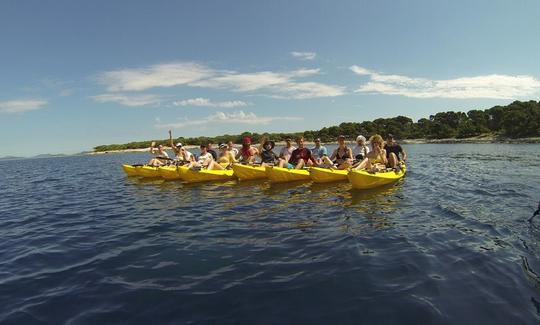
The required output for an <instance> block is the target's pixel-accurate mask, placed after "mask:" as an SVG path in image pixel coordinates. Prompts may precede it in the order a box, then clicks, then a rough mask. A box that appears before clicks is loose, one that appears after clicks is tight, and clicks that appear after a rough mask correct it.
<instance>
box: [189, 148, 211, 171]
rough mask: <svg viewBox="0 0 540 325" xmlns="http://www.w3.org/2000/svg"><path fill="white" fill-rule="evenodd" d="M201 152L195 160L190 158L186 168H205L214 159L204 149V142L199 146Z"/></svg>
mask: <svg viewBox="0 0 540 325" xmlns="http://www.w3.org/2000/svg"><path fill="white" fill-rule="evenodd" d="M200 149H201V154H200V155H199V158H198V159H197V160H195V159H192V161H191V163H189V165H188V168H197V167H198V168H206V167H208V165H210V163H211V162H212V161H213V160H214V158H212V154H210V153H209V152H208V151H207V149H206V144H201V146H200Z"/></svg>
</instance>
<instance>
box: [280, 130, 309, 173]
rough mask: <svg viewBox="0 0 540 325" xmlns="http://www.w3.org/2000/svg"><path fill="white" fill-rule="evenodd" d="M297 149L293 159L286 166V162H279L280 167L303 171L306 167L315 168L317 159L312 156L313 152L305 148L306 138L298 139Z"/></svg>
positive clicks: (292, 156)
mask: <svg viewBox="0 0 540 325" xmlns="http://www.w3.org/2000/svg"><path fill="white" fill-rule="evenodd" d="M296 144H297V145H298V148H296V149H295V150H294V151H293V152H292V154H291V158H289V161H288V162H287V165H286V166H285V161H284V160H280V161H279V167H282V168H283V167H287V168H288V169H302V168H304V167H306V166H313V165H315V164H316V161H315V158H314V157H313V156H312V155H311V151H309V149H308V148H304V137H298V138H297V139H296Z"/></svg>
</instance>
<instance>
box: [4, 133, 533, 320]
mask: <svg viewBox="0 0 540 325" xmlns="http://www.w3.org/2000/svg"><path fill="white" fill-rule="evenodd" d="M330 149H332V148H330ZM404 149H405V150H406V151H407V153H408V155H409V159H408V161H407V164H408V170H407V175H406V176H405V178H404V179H402V180H401V181H399V182H398V183H396V184H394V185H392V186H389V187H388V186H387V187H384V188H381V189H376V190H369V191H357V190H352V189H351V186H350V185H349V184H348V183H346V182H343V183H331V184H324V185H321V184H312V183H309V182H308V183H287V184H269V183H267V182H265V181H248V182H240V181H229V182H222V183H202V184H192V185H186V184H182V183H181V182H177V181H165V180H160V179H138V178H133V177H127V176H126V175H125V174H124V173H123V171H122V168H121V165H122V164H123V163H144V162H146V161H148V159H149V158H150V157H149V154H145V153H130V154H106V155H84V156H69V157H59V158H41V159H23V160H11V161H1V162H0V170H1V172H0V240H1V243H0V302H1V303H0V323H1V324H400V325H404V324H475V325H479V324H490V325H493V324H504V325H508V324H512V325H516V324H538V323H540V216H539V217H537V218H536V219H533V220H532V222H529V221H528V219H529V218H530V217H531V215H532V214H533V212H534V210H535V209H536V207H537V205H538V201H539V200H540V145H538V144H535V145H533V144H530V145H529V144H511V145H509V144H415V145H405V146H404Z"/></svg>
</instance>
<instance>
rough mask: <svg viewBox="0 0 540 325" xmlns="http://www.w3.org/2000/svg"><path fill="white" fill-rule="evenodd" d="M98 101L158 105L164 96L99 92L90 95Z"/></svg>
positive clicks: (137, 105)
mask: <svg viewBox="0 0 540 325" xmlns="http://www.w3.org/2000/svg"><path fill="white" fill-rule="evenodd" d="M90 98H91V99H93V100H94V101H96V102H98V103H117V104H120V105H123V106H129V107H141V106H159V105H160V103H161V101H162V100H163V99H164V96H159V95H152V94H140V95H136V94H101V95H96V96H90Z"/></svg>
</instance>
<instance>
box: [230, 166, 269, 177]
mask: <svg viewBox="0 0 540 325" xmlns="http://www.w3.org/2000/svg"><path fill="white" fill-rule="evenodd" d="M232 169H233V171H234V175H236V177H238V179H239V180H241V181H247V180H252V179H261V178H266V171H265V169H264V167H262V166H253V165H242V164H234V165H232Z"/></svg>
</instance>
